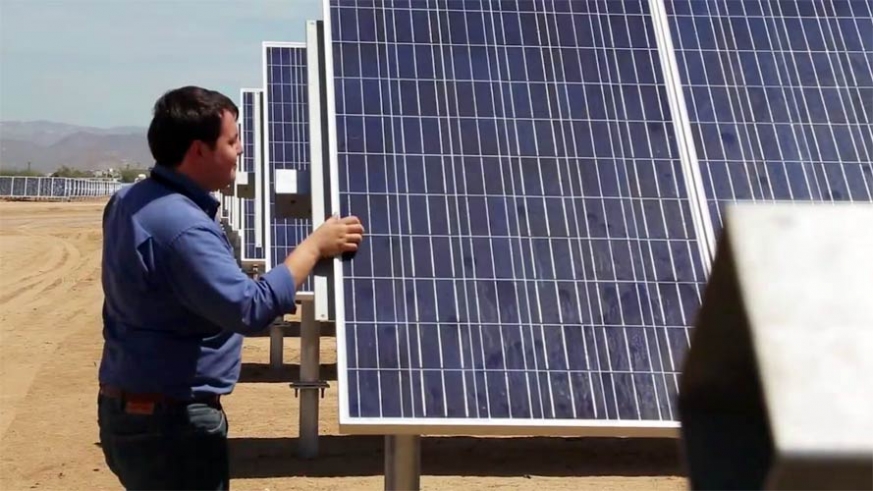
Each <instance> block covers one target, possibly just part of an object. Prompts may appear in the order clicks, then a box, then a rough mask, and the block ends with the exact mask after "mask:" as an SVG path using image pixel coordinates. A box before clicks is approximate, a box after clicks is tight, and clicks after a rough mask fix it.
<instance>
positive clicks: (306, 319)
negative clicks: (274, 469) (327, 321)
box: [298, 301, 321, 459]
mask: <svg viewBox="0 0 873 491" xmlns="http://www.w3.org/2000/svg"><path fill="white" fill-rule="evenodd" d="M301 310H302V311H301V312H300V381H301V382H304V383H312V382H318V380H319V378H318V371H319V364H320V359H319V358H320V357H319V354H320V353H319V347H320V341H321V332H319V331H320V329H319V327H320V326H319V324H318V322H315V303H314V302H312V301H309V302H303V304H302V305H301ZM299 442H300V446H299V447H298V454H299V456H300V458H303V459H309V458H313V457H315V456H316V455H317V454H318V391H317V390H312V389H308V390H303V391H301V393H300V440H299Z"/></svg>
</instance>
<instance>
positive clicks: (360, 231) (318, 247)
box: [285, 216, 364, 288]
mask: <svg viewBox="0 0 873 491" xmlns="http://www.w3.org/2000/svg"><path fill="white" fill-rule="evenodd" d="M363 236H364V226H363V225H362V224H361V221H360V220H359V219H358V217H355V216H348V217H345V218H338V217H331V218H329V219H327V220H326V221H325V222H324V223H322V224H321V226H319V227H318V228H317V229H315V231H314V232H312V234H310V235H309V237H307V238H306V240H304V241H303V242H301V243H300V244H298V245H297V247H296V248H294V252H292V253H291V254H289V255H288V257H287V258H285V265H286V266H287V267H288V269H290V270H291V274H292V275H293V276H294V283H295V287H296V288H300V285H301V284H303V280H305V279H306V277H307V276H309V273H311V272H312V268H314V267H315V264H316V263H317V262H318V261H319V259H322V258H325V259H327V258H331V257H334V256H336V255H338V254H342V253H344V252H353V251H356V250H358V245H359V244H360V243H361V240H362V239H363Z"/></svg>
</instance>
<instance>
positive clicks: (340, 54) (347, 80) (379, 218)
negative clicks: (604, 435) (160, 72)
mask: <svg viewBox="0 0 873 491" xmlns="http://www.w3.org/2000/svg"><path fill="white" fill-rule="evenodd" d="M385 5H393V8H392V7H390V6H385ZM327 10H328V12H326V14H327V15H326V17H325V18H326V21H325V22H326V23H329V24H330V28H331V31H332V36H331V38H332V41H331V47H332V56H333V65H332V67H331V68H332V72H333V79H332V80H333V84H334V90H335V107H334V108H329V110H331V109H335V112H336V114H335V122H336V132H337V134H336V145H337V159H338V163H337V168H338V176H336V179H337V180H338V183H337V186H338V191H339V199H340V204H341V208H342V210H341V211H342V213H343V214H348V213H352V214H355V215H358V216H360V217H361V218H362V219H363V221H364V224H365V226H366V228H367V237H366V239H365V240H364V242H363V244H362V247H361V249H360V250H359V252H358V253H357V255H356V257H355V258H354V259H353V260H352V261H350V262H346V263H344V267H343V271H342V275H343V280H342V281H343V283H342V284H343V289H344V295H345V298H344V299H342V300H344V301H343V302H342V304H341V307H342V309H343V311H344V312H343V313H342V315H343V316H344V318H343V321H344V322H340V321H338V325H337V330H338V336H340V335H342V338H344V339H345V345H343V346H341V347H340V350H339V354H340V360H339V363H340V370H341V371H344V372H343V373H345V374H346V377H347V380H346V384H345V385H344V386H341V388H340V390H343V391H348V392H347V393H346V401H347V407H346V408H345V409H341V411H342V410H347V411H348V417H349V418H350V420H351V421H352V422H354V421H355V420H356V419H358V421H359V422H360V418H377V420H376V423H375V424H379V423H378V419H379V418H382V419H384V418H403V419H420V418H467V419H477V420H483V421H481V422H480V423H479V424H483V425H493V426H500V424H501V422H508V421H510V420H514V421H513V423H512V424H517V423H518V420H529V421H531V424H532V425H533V426H536V425H538V424H540V423H542V422H544V421H545V420H550V421H551V422H552V423H554V424H558V425H567V426H573V425H576V426H585V422H584V420H610V421H616V420H629V421H635V422H637V423H638V424H639V426H646V425H647V424H649V423H652V422H658V421H667V422H675V421H676V420H677V418H678V415H677V413H676V407H675V394H676V390H677V372H678V370H679V369H680V366H681V363H682V360H683V356H684V353H685V351H686V348H687V345H688V340H689V327H690V325H691V323H692V320H693V319H692V316H693V313H694V312H695V310H696V308H697V307H698V306H699V302H700V293H701V286H702V284H703V282H704V276H703V275H704V272H703V269H702V267H701V262H700V244H698V238H697V234H696V232H695V228H694V227H693V225H692V221H691V218H690V205H689V200H688V198H687V193H686V187H685V186H686V184H685V182H684V179H683V172H682V169H681V164H680V161H679V158H678V155H677V149H676V146H675V142H674V130H673V125H672V123H671V114H670V111H669V108H668V106H667V102H666V92H665V87H664V81H663V77H662V71H661V67H660V60H659V56H658V52H657V47H656V43H655V34H654V32H653V24H652V21H651V17H650V16H649V12H648V1H624V2H613V1H610V2H582V1H579V2H576V1H573V2H568V1H557V0H556V1H546V2H540V1H537V2H534V1H520V2H516V1H507V0H502V1H497V0H494V1H487V0H483V1H481V2H480V1H478V0H477V1H425V0H418V1H394V2H393V3H390V2H387V3H382V2H376V3H375V4H374V2H358V3H357V6H356V5H355V2H350V1H341V2H336V1H335V0H334V1H332V2H331V4H330V7H329V9H327ZM329 49H330V48H329ZM329 76H330V75H329ZM328 80H331V79H330V78H329V79H328ZM339 315H340V314H338V319H339ZM562 421H563V422H562ZM601 423H603V421H601ZM361 424H365V423H363V422H361ZM507 424H509V423H507Z"/></svg>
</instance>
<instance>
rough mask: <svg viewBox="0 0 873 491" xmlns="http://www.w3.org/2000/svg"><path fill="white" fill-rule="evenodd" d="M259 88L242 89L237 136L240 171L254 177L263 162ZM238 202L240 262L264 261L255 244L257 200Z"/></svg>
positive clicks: (260, 249) (245, 199) (241, 198)
mask: <svg viewBox="0 0 873 491" xmlns="http://www.w3.org/2000/svg"><path fill="white" fill-rule="evenodd" d="M259 93H260V90H258V89H242V90H241V91H240V99H241V101H242V107H241V111H240V112H241V114H240V136H241V138H242V146H243V154H242V158H241V160H240V164H241V165H240V167H239V172H246V173H248V175H249V176H251V178H252V179H256V176H255V173H256V169H257V168H258V167H260V166H261V165H262V164H261V162H262V160H261V145H260V139H261V124H260V121H259V120H258V115H259V113H260V111H259V105H258V103H259V102H260V101H259V100H258V98H259ZM237 199H239V201H240V213H241V216H240V232H241V233H240V252H241V259H242V260H243V261H254V260H263V259H264V252H263V249H262V248H261V247H258V245H257V242H258V241H257V240H256V237H257V232H256V223H257V216H256V208H257V205H256V199H257V193H255V197H254V198H245V197H242V196H239V197H238V198H237Z"/></svg>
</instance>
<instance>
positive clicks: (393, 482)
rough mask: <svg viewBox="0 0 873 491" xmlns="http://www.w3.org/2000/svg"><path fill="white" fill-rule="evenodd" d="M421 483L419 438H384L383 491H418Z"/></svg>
mask: <svg viewBox="0 0 873 491" xmlns="http://www.w3.org/2000/svg"><path fill="white" fill-rule="evenodd" d="M420 481H421V437H420V436H419V435H388V436H386V437H385V491H418V489H420V486H421V485H420Z"/></svg>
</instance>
